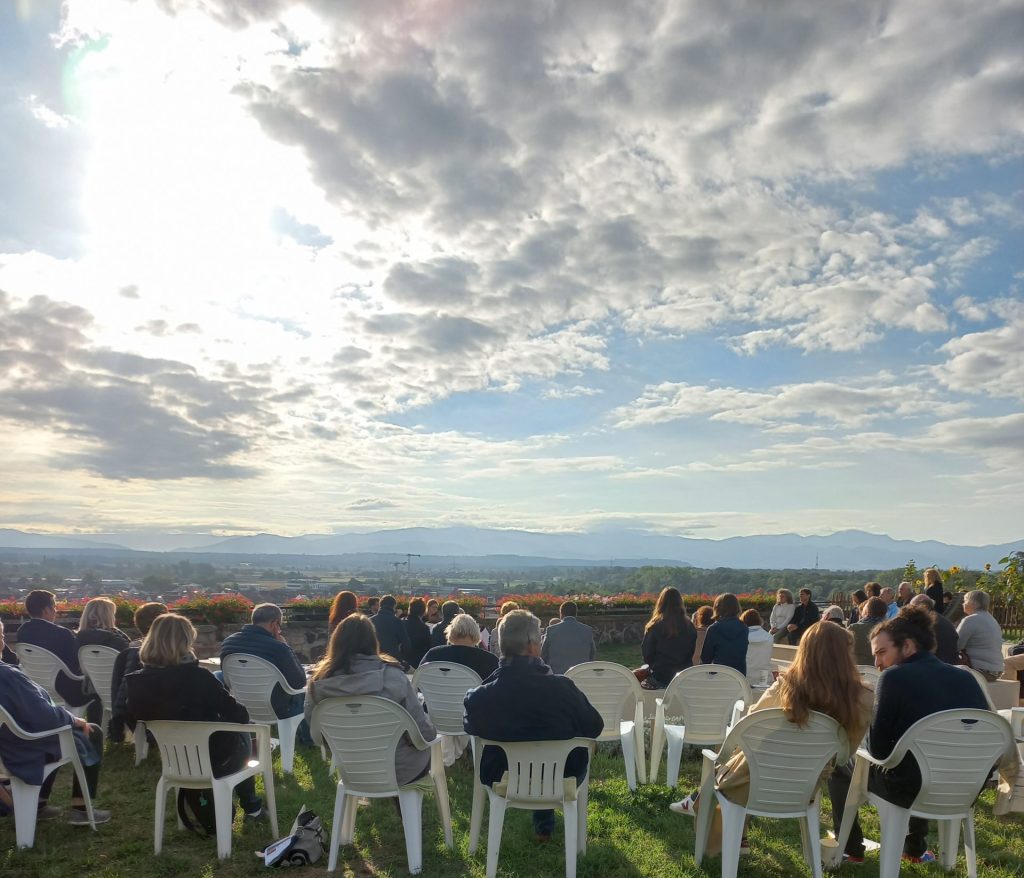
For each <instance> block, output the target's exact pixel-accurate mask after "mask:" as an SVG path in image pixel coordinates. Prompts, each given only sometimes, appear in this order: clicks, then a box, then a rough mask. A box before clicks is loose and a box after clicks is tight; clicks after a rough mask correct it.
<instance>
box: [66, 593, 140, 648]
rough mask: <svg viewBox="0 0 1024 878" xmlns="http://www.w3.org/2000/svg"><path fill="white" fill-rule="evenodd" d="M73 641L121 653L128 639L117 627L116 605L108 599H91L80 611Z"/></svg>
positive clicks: (81, 645)
mask: <svg viewBox="0 0 1024 878" xmlns="http://www.w3.org/2000/svg"><path fill="white" fill-rule="evenodd" d="M75 641H76V643H77V644H78V647H79V649H81V647H83V646H105V647H107V648H108V649H116V650H117V651H118V652H123V651H124V650H125V649H127V648H128V641H129V637H128V635H127V634H125V633H124V632H123V631H122V630H121V629H120V628H118V627H117V604H115V603H114V602H113V601H112V600H111V599H110V598H93V599H92V600H91V601H89V603H87V604H86V605H85V609H84V610H82V618H81V619H79V620H78V633H77V635H76V636H75Z"/></svg>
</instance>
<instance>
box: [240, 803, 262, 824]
mask: <svg viewBox="0 0 1024 878" xmlns="http://www.w3.org/2000/svg"><path fill="white" fill-rule="evenodd" d="M243 819H244V820H245V822H246V824H250V823H262V822H263V821H265V820H266V819H267V811H266V809H265V808H262V807H261V808H260V809H259V811H253V812H252V813H251V814H249V813H246V815H245V817H244V818H243Z"/></svg>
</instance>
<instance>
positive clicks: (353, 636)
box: [305, 613, 437, 786]
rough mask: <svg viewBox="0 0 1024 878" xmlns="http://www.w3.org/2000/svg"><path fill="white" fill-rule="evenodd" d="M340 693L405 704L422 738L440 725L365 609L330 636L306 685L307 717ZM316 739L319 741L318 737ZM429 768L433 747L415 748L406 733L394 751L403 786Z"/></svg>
mask: <svg viewBox="0 0 1024 878" xmlns="http://www.w3.org/2000/svg"><path fill="white" fill-rule="evenodd" d="M341 695H376V696H378V697H380V698H386V699H388V701H393V702H395V704H398V705H400V706H401V707H404V708H405V710H406V711H408V713H409V716H411V717H412V718H413V721H414V722H415V723H416V725H417V726H418V727H419V730H420V732H421V734H422V735H423V738H424V740H426V741H432V740H434V738H436V737H437V729H435V728H434V724H433V723H432V722H431V721H430V718H429V717H428V716H427V715H426V713H425V712H424V710H423V706H422V705H421V704H420V700H419V698H418V697H417V695H416V690H415V689H413V686H412V683H411V682H410V680H409V678H408V677H407V676H406V675H405V672H404V671H403V670H402V666H401V665H400V664H399V663H398V662H397V661H396V660H395V658H394V657H393V656H390V655H386V654H382V653H381V651H380V646H379V644H378V643H377V630H376V629H375V628H374V627H373V622H372V620H371V619H369V618H368V617H366V616H364V615H362V614H361V613H355V614H354V615H352V616H349V617H348V618H347V619H345V620H344V621H343V622H342V623H341V624H340V625H339V626H338V627H337V628H335V629H334V633H333V634H332V635H331V641H330V643H329V644H328V645H327V655H325V656H324V659H323V661H322V662H320V665H319V666H318V667H317V669H316V671H315V672H314V674H313V677H312V678H311V679H310V681H309V685H308V687H307V688H306V707H305V712H306V721H307V722H309V721H310V720H311V719H312V716H313V709H314V708H315V707H316V706H317V705H318V704H319V703H320V702H321V701H323V700H324V699H325V698H335V697H337V696H341ZM315 743H320V742H319V741H316V742H315ZM429 770H430V750H429V748H428V749H426V750H419V749H417V748H416V747H415V746H414V745H413V743H412V741H410V740H409V739H408V737H407V736H405V735H403V736H402V737H401V739H400V740H399V742H398V746H397V748H396V749H395V775H396V777H397V779H398V784H399V786H405V785H406V784H410V783H412V782H413V781H414V780H418V779H419V778H421V777H423V776H424V775H425V774H426V773H427V772H428V771H429Z"/></svg>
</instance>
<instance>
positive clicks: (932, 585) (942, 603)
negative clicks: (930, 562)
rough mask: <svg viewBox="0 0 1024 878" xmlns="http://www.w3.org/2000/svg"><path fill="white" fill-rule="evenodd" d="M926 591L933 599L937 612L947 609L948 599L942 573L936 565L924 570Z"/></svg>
mask: <svg viewBox="0 0 1024 878" xmlns="http://www.w3.org/2000/svg"><path fill="white" fill-rule="evenodd" d="M924 593H925V594H926V595H928V597H930V598H931V599H932V603H933V604H934V605H935V612H936V613H942V612H944V611H945V609H946V600H945V596H944V592H943V590H942V574H941V573H939V571H938V570H936V569H935V568H934V567H929V568H928V569H927V570H925V572H924Z"/></svg>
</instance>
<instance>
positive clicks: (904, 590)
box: [896, 579, 914, 608]
mask: <svg viewBox="0 0 1024 878" xmlns="http://www.w3.org/2000/svg"><path fill="white" fill-rule="evenodd" d="M913 597H914V586H913V584H912V583H911V582H908V581H907V580H906V579H904V580H903V582H901V583H900V584H899V588H898V589H897V592H896V603H897V605H898V606H899V607H900V608H903V607H906V606H908V605H909V604H910V601H911V600H912V599H913Z"/></svg>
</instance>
